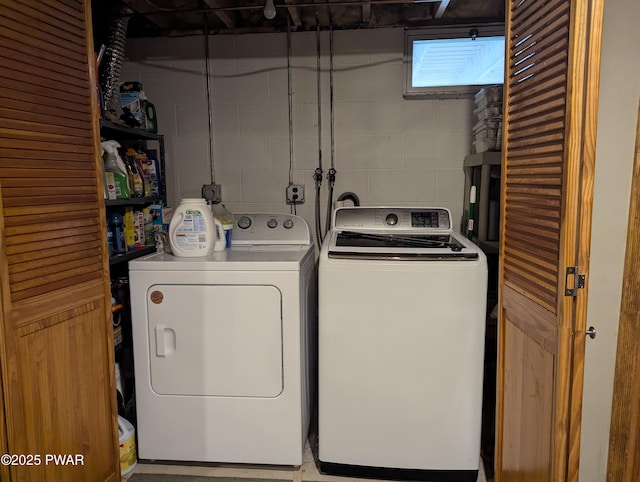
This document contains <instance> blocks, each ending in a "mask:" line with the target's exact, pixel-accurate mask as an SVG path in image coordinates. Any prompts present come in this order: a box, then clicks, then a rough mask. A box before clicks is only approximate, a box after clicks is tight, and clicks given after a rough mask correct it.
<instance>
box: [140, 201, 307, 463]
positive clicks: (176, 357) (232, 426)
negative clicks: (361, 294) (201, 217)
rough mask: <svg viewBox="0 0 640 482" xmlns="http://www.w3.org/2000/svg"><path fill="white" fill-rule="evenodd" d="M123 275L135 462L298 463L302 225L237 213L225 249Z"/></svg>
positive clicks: (303, 386)
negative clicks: (128, 308) (131, 372)
mask: <svg viewBox="0 0 640 482" xmlns="http://www.w3.org/2000/svg"><path fill="white" fill-rule="evenodd" d="M129 272H130V286H131V311H132V325H133V348H134V363H135V388H136V390H135V391H136V408H137V422H138V424H137V433H138V453H139V457H140V458H141V459H156V460H176V461H202V462H225V463H251V464H282V465H300V464H301V463H302V452H303V449H304V444H305V441H306V437H307V432H308V428H309V421H310V412H311V401H312V390H313V386H314V383H315V380H312V379H311V377H312V373H313V369H312V368H313V365H314V362H313V359H314V358H315V348H314V346H315V344H316V337H315V330H316V323H315V316H316V315H315V313H316V271H315V256H314V249H313V245H312V243H311V235H310V232H309V227H308V226H307V224H306V222H305V221H304V220H303V219H302V218H300V217H298V216H293V215H286V214H271V213H267V214H264V213H259V214H243V215H235V216H234V230H233V241H232V246H231V247H230V248H228V249H227V250H225V251H223V252H216V253H214V254H213V255H212V256H209V257H199V258H179V257H175V256H172V255H169V254H165V253H156V254H152V255H149V256H146V257H143V258H140V259H137V260H135V261H131V262H130V263H129Z"/></svg>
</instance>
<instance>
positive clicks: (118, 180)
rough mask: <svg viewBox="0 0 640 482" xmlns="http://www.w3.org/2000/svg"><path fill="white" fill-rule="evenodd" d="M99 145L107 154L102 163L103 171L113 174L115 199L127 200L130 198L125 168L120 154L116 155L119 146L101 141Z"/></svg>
mask: <svg viewBox="0 0 640 482" xmlns="http://www.w3.org/2000/svg"><path fill="white" fill-rule="evenodd" d="M101 145H102V148H103V149H104V150H105V152H106V153H107V157H106V159H105V161H104V169H105V171H108V172H113V177H114V183H115V186H116V198H117V199H127V198H129V197H131V188H130V186H129V180H128V175H127V168H126V167H125V164H124V161H123V160H122V158H121V157H120V154H118V147H120V144H118V142H116V141H102V143H101Z"/></svg>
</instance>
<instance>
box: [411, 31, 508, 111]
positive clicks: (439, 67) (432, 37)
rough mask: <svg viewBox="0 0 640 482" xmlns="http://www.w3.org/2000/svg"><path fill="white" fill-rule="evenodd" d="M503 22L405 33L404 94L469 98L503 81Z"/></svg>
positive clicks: (416, 96)
mask: <svg viewBox="0 0 640 482" xmlns="http://www.w3.org/2000/svg"><path fill="white" fill-rule="evenodd" d="M504 52H505V37H504V24H483V25H461V26H448V27H430V28H423V29H412V30H407V31H406V32H405V44H404V75H405V82H404V97H405V98H407V99H412V98H418V99H420V98H460V97H471V96H473V94H475V93H476V92H477V91H478V90H479V89H480V88H481V87H482V86H483V85H490V84H502V83H503V82H504Z"/></svg>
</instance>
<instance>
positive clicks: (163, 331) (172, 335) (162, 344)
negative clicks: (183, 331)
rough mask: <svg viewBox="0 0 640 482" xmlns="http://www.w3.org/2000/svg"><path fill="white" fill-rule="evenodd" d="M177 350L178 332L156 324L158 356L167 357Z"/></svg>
mask: <svg viewBox="0 0 640 482" xmlns="http://www.w3.org/2000/svg"><path fill="white" fill-rule="evenodd" d="M174 351H176V332H175V331H173V330H172V329H171V328H166V327H165V326H163V325H158V326H156V356H159V357H163V358H164V357H166V356H168V355H171V354H172V353H173V352H174Z"/></svg>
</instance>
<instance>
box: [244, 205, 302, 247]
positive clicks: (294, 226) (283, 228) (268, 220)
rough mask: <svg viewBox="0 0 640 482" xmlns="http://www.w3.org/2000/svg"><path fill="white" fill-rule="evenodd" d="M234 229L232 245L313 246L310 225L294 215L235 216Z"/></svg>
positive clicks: (253, 214) (256, 214) (254, 214)
mask: <svg viewBox="0 0 640 482" xmlns="http://www.w3.org/2000/svg"><path fill="white" fill-rule="evenodd" d="M233 228H234V229H233V232H232V233H231V244H232V245H243V244H244V245H252V244H311V231H310V230H309V226H308V224H307V223H306V221H305V220H304V219H303V218H301V217H300V216H296V215H293V214H276V213H246V214H234V215H233Z"/></svg>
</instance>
